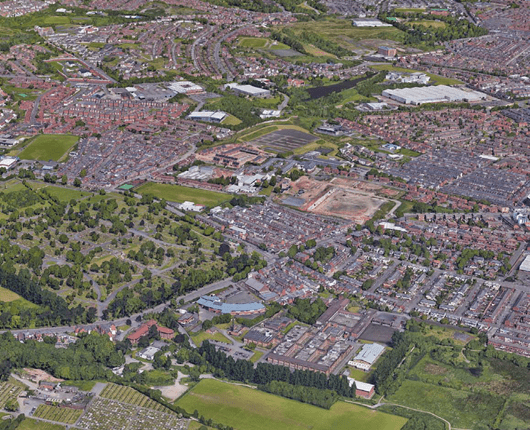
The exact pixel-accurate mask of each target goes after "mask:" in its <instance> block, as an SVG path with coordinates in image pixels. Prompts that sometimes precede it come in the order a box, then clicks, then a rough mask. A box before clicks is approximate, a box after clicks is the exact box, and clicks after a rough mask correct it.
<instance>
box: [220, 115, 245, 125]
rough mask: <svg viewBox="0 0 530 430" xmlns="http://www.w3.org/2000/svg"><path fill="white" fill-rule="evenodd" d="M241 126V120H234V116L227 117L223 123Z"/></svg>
mask: <svg viewBox="0 0 530 430" xmlns="http://www.w3.org/2000/svg"><path fill="white" fill-rule="evenodd" d="M239 124H241V120H240V119H239V118H236V117H235V116H234V115H228V117H226V118H225V120H224V121H223V125H239Z"/></svg>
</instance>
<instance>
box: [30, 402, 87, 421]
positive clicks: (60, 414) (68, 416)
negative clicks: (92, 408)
mask: <svg viewBox="0 0 530 430" xmlns="http://www.w3.org/2000/svg"><path fill="white" fill-rule="evenodd" d="M82 413H83V411H82V410H79V409H70V408H60V407H59V406H51V405H39V407H38V408H37V410H36V411H35V413H34V414H33V415H34V416H35V417H36V418H42V419H44V420H49V421H57V422H59V423H65V424H74V423H75V422H76V421H77V420H78V419H79V417H80V416H81V414H82Z"/></svg>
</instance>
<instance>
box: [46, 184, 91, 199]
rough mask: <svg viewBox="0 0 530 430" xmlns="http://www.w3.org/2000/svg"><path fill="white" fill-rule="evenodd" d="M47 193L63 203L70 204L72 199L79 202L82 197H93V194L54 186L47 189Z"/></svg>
mask: <svg viewBox="0 0 530 430" xmlns="http://www.w3.org/2000/svg"><path fill="white" fill-rule="evenodd" d="M46 191H48V192H49V193H50V195H52V196H54V197H57V198H58V199H59V200H61V201H62V202H69V201H70V200H72V199H75V200H77V199H80V198H82V197H88V196H91V195H92V193H87V192H85V191H79V190H72V189H70V188H62V187H54V186H49V187H46Z"/></svg>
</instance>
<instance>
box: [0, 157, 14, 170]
mask: <svg viewBox="0 0 530 430" xmlns="http://www.w3.org/2000/svg"><path fill="white" fill-rule="evenodd" d="M17 162H18V157H9V156H4V157H2V158H0V167H5V168H6V169H7V170H9V169H11V168H12V167H14V166H15V164H17Z"/></svg>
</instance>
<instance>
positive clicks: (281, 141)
mask: <svg viewBox="0 0 530 430" xmlns="http://www.w3.org/2000/svg"><path fill="white" fill-rule="evenodd" d="M317 139H318V138H317V137H315V136H312V135H310V134H308V133H304V132H302V131H298V130H291V129H283V130H277V131H273V132H272V133H269V134H266V135H264V136H261V137H258V138H257V139H254V140H252V141H251V142H250V143H251V144H252V145H257V146H262V147H264V149H266V150H270V151H275V152H288V151H294V150H295V149H296V148H300V147H301V146H304V145H307V144H308V143H311V142H314V141H315V140H317Z"/></svg>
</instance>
